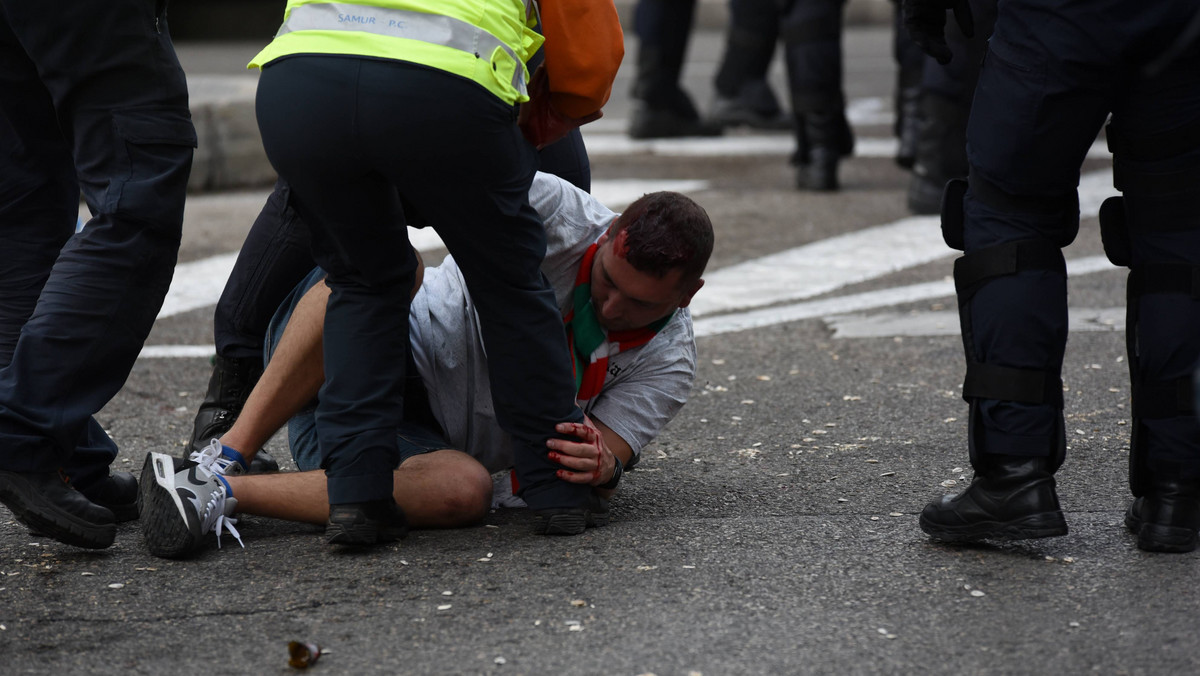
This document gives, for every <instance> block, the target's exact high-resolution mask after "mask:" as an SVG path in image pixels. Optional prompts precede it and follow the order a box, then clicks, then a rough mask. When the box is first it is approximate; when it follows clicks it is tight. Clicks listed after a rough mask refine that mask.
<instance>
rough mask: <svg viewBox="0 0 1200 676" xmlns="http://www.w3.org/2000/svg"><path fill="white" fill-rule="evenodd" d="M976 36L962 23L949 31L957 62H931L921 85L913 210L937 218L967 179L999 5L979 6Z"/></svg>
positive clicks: (976, 0) (983, 2)
mask: <svg viewBox="0 0 1200 676" xmlns="http://www.w3.org/2000/svg"><path fill="white" fill-rule="evenodd" d="M971 13H972V15H973V16H974V17H975V36H974V37H972V38H968V37H966V36H965V35H963V33H962V29H960V28H959V27H958V24H957V22H955V21H949V22H947V26H946V44H947V46H949V47H950V51H951V53H952V54H953V55H954V57H953V58H952V59H951V60H950V63H948V64H945V65H942V64H939V63H938V62H937V60H936V59H934V58H933V57H930V56H926V57H925V59H926V61H925V69H924V71H923V73H922V80H921V83H920V84H919V88H920V103H919V110H920V112H919V114H918V117H919V118H920V120H919V123H918V125H917V129H916V139H915V142H916V145H915V148H914V151H915V161H914V165H913V176H912V180H911V181H910V182H909V186H908V196H907V201H908V209H909V211H911V212H913V213H915V214H936V213H938V212H939V211H940V209H941V205H942V191H943V190H944V189H945V187H946V182H947V181H949V180H950V179H952V178H966V175H967V117H968V116H969V115H970V113H971V99H972V97H973V96H974V94H975V83H976V82H977V81H978V80H979V66H980V63H981V62H982V61H983V54H984V52H985V51H986V47H987V39H988V37H989V36H991V34H992V26H993V24H994V23H995V21H996V0H973V1H972V2H971Z"/></svg>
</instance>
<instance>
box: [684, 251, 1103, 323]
mask: <svg viewBox="0 0 1200 676" xmlns="http://www.w3.org/2000/svg"><path fill="white" fill-rule="evenodd" d="M1115 269H1117V268H1115V267H1114V266H1113V264H1112V263H1110V262H1109V261H1108V259H1107V258H1105V257H1104V256H1089V257H1086V258H1078V259H1074V260H1069V261H1067V274H1068V275H1069V276H1079V275H1086V274H1090V273H1093V272H1101V271H1104V270H1115ZM704 288H705V289H707V288H708V285H707V284H705V285H704ZM953 296H954V282H953V281H952V280H950V279H945V280H942V281H938V282H925V283H922V284H912V285H909V286H900V287H894V288H890V289H881V290H879V291H867V292H865V293H858V294H852V295H849V296H839V297H837V298H825V299H821V300H814V301H807V302H804V303H794V304H792V305H784V306H781V307H771V308H765V309H761V310H751V311H749V312H739V313H736V314H727V315H719V316H716V317H702V318H698V319H696V320H695V321H694V322H693V323H694V329H695V332H696V336H697V337H701V336H715V335H720V334H723V333H733V332H736V331H745V330H747V329H757V328H762V327H764V326H772V325H774V324H781V323H784V322H792V321H799V320H801V319H812V318H814V317H826V316H830V315H837V314H844V313H848V312H858V311H861V310H872V309H875V308H881V307H889V306H892V305H902V304H905V303H915V302H918V301H923V300H929V299H932V298H952V297H953ZM693 305H695V302H694V301H693Z"/></svg>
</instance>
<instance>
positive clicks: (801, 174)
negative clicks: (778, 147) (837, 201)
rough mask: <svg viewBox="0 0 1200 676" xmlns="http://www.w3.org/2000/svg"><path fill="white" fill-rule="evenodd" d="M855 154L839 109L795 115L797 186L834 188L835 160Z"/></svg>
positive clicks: (848, 130)
mask: <svg viewBox="0 0 1200 676" xmlns="http://www.w3.org/2000/svg"><path fill="white" fill-rule="evenodd" d="M853 153H854V133H853V132H851V131H850V124H849V122H847V121H846V116H845V114H844V113H843V111H841V110H828V111H821V112H816V113H804V114H803V115H801V114H797V115H796V154H795V155H794V156H793V163H794V164H796V165H797V170H796V187H797V188H799V189H801V190H817V191H833V190H837V189H838V188H839V187H840V185H839V184H838V175H837V169H838V162H839V161H840V160H841V159H842V158H843V157H849V156H850V155H852V154H853Z"/></svg>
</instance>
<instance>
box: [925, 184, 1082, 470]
mask: <svg viewBox="0 0 1200 676" xmlns="http://www.w3.org/2000/svg"><path fill="white" fill-rule="evenodd" d="M947 194H949V188H948V189H947ZM1023 270H1048V271H1052V272H1058V273H1060V274H1061V275H1063V276H1064V277H1065V276H1066V274H1067V270H1066V261H1065V260H1064V258H1063V255H1062V250H1061V249H1059V248H1058V246H1056V245H1055V244H1054V243H1052V242H1050V241H1047V240H1042V239H1037V240H1033V239H1030V240H1021V241H1017V242H1010V243H1007V244H1000V245H997V246H992V247H987V248H985V249H980V250H978V251H973V252H971V253H969V254H967V255H965V256H962V257H961V258H959V259H958V260H956V261H955V262H954V286H955V291H956V293H957V295H958V310H959V322H960V324H961V327H962V340H963V349H964V352H965V354H966V360H967V373H966V377H965V379H964V380H963V393H962V396H963V399H964V400H966V402H967V404H968V405H969V407H970V410H969V418H968V428H969V432H968V445H969V449H970V456H971V463H972V465H973V466H974V467H975V468H976V470H984V469H985V468H984V463H985V458H984V456H985V454H986V449H982V448H980V443H979V439H980V434H981V433H982V421H981V415H982V413H981V411H980V410H979V400H981V399H998V400H1002V401H1014V402H1022V403H1027V404H1037V405H1051V406H1053V407H1054V408H1056V409H1057V410H1058V411H1059V415H1058V423H1057V425H1056V430H1055V432H1054V438H1052V439H1051V440H1050V441H1051V454H1050V458H1049V461H1050V468H1051V470H1052V471H1053V470H1054V469H1057V468H1058V467H1059V466H1060V465H1061V464H1062V461H1063V459H1064V457H1065V453H1066V433H1065V428H1064V425H1063V420H1062V408H1063V396H1062V377H1061V373H1059V372H1057V371H1049V370H1034V369H1020V368H1012V367H1008V366H999V365H996V364H988V363H985V362H984V361H983V360H982V359H981V358H980V356H979V355H978V354H977V353H976V351H975V340H974V331H973V329H972V326H971V302H972V298H973V297H974V296H975V294H976V293H977V292H978V291H979V290H980V289H981V288H983V287H984V286H986V285H987V284H988V283H990V282H991V281H993V280H994V279H996V278H998V277H1006V276H1009V275H1014V274H1017V273H1018V272H1021V271H1023Z"/></svg>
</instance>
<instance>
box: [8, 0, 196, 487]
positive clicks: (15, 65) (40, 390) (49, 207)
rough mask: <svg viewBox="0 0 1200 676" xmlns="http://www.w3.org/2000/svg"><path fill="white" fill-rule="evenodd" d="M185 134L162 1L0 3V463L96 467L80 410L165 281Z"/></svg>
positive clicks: (174, 246)
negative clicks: (84, 217)
mask: <svg viewBox="0 0 1200 676" xmlns="http://www.w3.org/2000/svg"><path fill="white" fill-rule="evenodd" d="M195 145H196V134H195V130H194V129H193V127H192V123H191V117H190V114H189V112H188V97H187V86H186V83H185V80H184V74H183V70H182V69H181V68H180V66H179V62H178V60H177V59H176V57H175V52H174V49H173V48H172V46H171V40H170V36H169V34H168V32H167V24H166V2H164V1H161V0H160V1H159V2H155V1H154V0H110V1H107V2H102V3H98V2H85V1H83V0H64V1H63V2H57V3H53V6H51V5H50V4H48V3H45V2H41V1H39V0H0V242H2V243H3V256H0V289H3V291H0V367H3V368H0V466H3V467H4V468H5V469H8V470H12V471H17V472H52V471H55V470H56V469H60V468H62V469H65V470H66V471H67V473H68V474H69V475H70V476H71V477H72V481H73V483H74V484H75V485H76V486H77V487H81V488H82V487H86V486H87V485H89V484H90V483H92V482H94V481H96V480H99V479H102V478H104V477H106V476H107V475H108V464H109V462H111V460H112V459H113V458H114V457H115V455H116V446H115V445H114V444H113V442H112V440H111V439H109V437H108V435H107V434H105V432H104V430H103V428H102V427H101V426H100V425H99V424H98V423H97V422H96V420H95V419H94V418H93V417H92V416H93V414H95V413H96V412H97V411H99V410H100V409H101V407H103V406H104V405H105V404H106V403H107V402H108V401H109V400H110V399H111V398H112V397H113V396H114V395H115V394H116V393H117V391H118V390H120V388H121V386H122V385H123V384H124V382H125V379H126V377H127V376H128V374H129V371H130V369H131V368H132V367H133V363H134V360H135V359H136V358H137V355H138V353H139V352H140V350H141V348H142V345H143V342H144V341H145V339H146V336H147V335H148V334H149V332H150V328H151V326H152V324H153V322H154V319H155V317H156V316H157V314H158V311H159V309H160V308H161V306H162V302H163V298H164V297H165V295H166V292H167V288H168V286H169V285H170V281H171V275H172V272H173V269H174V265H175V260H176V255H177V252H178V249H179V241H180V232H181V227H182V219H183V202H184V195H185V192H186V189H187V180H188V174H189V172H190V170H191V163H192V152H193V148H194V147H195ZM81 191H82V194H83V199H84V200H85V201H86V202H87V206H88V208H89V209H90V211H91V213H92V218H91V219H90V220H89V221H88V222H87V224H86V227H85V228H84V229H83V231H82V232H81V233H80V234H74V231H75V225H76V219H77V214H78V209H79V197H80V192H81Z"/></svg>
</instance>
